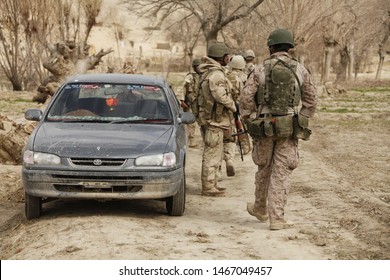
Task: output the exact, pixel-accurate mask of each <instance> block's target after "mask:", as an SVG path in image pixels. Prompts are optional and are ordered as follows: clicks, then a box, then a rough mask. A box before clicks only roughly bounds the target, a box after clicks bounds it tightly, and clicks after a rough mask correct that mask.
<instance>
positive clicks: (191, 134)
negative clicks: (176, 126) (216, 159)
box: [186, 123, 197, 147]
mask: <svg viewBox="0 0 390 280" xmlns="http://www.w3.org/2000/svg"><path fill="white" fill-rule="evenodd" d="M196 126H197V124H196V123H191V124H187V125H186V132H187V137H188V142H189V146H190V147H192V146H196V142H195V129H196Z"/></svg>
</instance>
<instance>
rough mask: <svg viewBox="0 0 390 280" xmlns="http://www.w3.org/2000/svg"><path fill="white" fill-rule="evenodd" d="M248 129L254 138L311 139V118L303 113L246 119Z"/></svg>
mask: <svg viewBox="0 0 390 280" xmlns="http://www.w3.org/2000/svg"><path fill="white" fill-rule="evenodd" d="M245 125H246V127H247V131H248V133H249V135H250V136H252V138H265V137H273V138H287V137H293V138H298V139H302V140H309V138H310V134H311V130H310V129H309V128H308V125H309V119H308V118H306V117H304V116H302V115H295V116H292V115H286V116H270V117H264V118H255V119H247V120H245Z"/></svg>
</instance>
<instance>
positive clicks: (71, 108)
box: [47, 83, 172, 123]
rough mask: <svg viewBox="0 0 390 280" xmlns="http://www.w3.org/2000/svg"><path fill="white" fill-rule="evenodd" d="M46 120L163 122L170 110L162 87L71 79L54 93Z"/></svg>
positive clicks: (167, 120)
mask: <svg viewBox="0 0 390 280" xmlns="http://www.w3.org/2000/svg"><path fill="white" fill-rule="evenodd" d="M47 120H49V121H80V122H82V121H95V122H126V121H129V122H131V121H138V122H140V121H145V122H151V121H155V122H162V123H167V122H171V121H172V113H171V109H170V107H169V105H168V102H167V94H166V91H164V89H163V88H162V87H158V86H154V85H145V84H92V83H73V84H68V85H65V86H64V87H63V88H62V89H61V90H60V92H59V93H58V94H57V95H56V97H55V100H54V101H53V103H52V105H51V107H50V109H49V111H48V114H47Z"/></svg>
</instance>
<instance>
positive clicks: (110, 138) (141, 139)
mask: <svg viewBox="0 0 390 280" xmlns="http://www.w3.org/2000/svg"><path fill="white" fill-rule="evenodd" d="M172 132H173V126H172V125H153V124H147V125H144V124H104V123H103V124H99V123H43V124H42V125H41V126H40V127H39V128H38V129H37V131H36V134H35V137H34V138H35V139H34V144H33V149H34V151H39V152H45V153H52V154H56V155H59V156H62V157H101V158H108V157H114V158H134V157H136V156H139V155H142V154H159V153H164V152H167V150H169V145H172V143H171V135H172Z"/></svg>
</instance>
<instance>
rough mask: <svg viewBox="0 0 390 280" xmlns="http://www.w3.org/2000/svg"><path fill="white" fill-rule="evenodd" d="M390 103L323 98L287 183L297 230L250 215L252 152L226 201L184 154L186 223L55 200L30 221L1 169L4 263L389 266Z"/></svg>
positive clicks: (9, 174) (363, 95) (5, 168)
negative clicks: (333, 262)
mask: <svg viewBox="0 0 390 280" xmlns="http://www.w3.org/2000/svg"><path fill="white" fill-rule="evenodd" d="M0 96H1V94H0ZM389 100H390V92H389V88H387V89H386V90H381V89H374V91H372V90H368V89H367V90H361V91H360V90H359V91H349V92H348V93H343V94H338V95H334V96H326V97H322V98H321V99H320V103H319V112H318V114H317V115H316V117H315V120H314V121H313V124H312V129H313V131H314V132H313V135H312V138H311V140H310V141H309V142H300V165H299V167H298V168H297V170H296V171H295V172H294V173H293V178H292V185H293V187H292V191H291V194H290V197H289V200H288V205H287V209H286V217H287V219H288V220H290V221H292V222H294V223H295V227H293V228H291V229H286V230H281V231H270V230H268V225H267V224H263V223H259V222H258V221H257V220H256V219H255V218H253V217H251V216H249V215H248V214H247V213H246V210H245V208H246V202H247V201H252V200H253V192H254V172H255V170H256V167H255V166H254V165H253V163H252V160H251V157H250V155H247V156H245V158H244V161H243V162H241V160H240V158H239V156H238V155H237V157H236V176H235V177H226V175H225V174H224V177H223V181H222V182H221V184H224V185H225V186H226V187H227V195H226V196H225V197H222V198H208V197H202V196H200V166H201V149H190V150H189V156H188V160H187V170H186V172H187V193H188V195H187V207H186V211H185V215H184V216H182V217H169V216H167V215H166V214H165V207H164V203H163V202H161V201H54V202H50V203H48V204H45V205H44V213H43V216H42V217H41V218H40V219H38V220H33V221H27V220H25V218H24V213H23V207H24V204H23V192H22V189H21V182H20V166H11V165H1V166H0V178H1V180H0V238H1V245H0V258H1V259H3V260H4V259H18V260H19V259H94V260H99V259H113V260H117V259H149V260H158V259H169V260H172V259H189V260H202V259H210V260H217V259H218V260H234V259H252V260H253V259H270V260H273V259H297V260H306V259H317V260H323V259H377V260H378V259H387V260H388V259H390V207H389V203H390V184H389V182H390V180H389V179H390V172H389V170H390V163H389V154H390V148H389V147H390V145H389V144H390V142H389V132H390V108H389ZM25 105H26V106H27V105H29V106H31V104H25ZM1 108H2V109H1V110H2V111H1V114H7V115H10V116H12V114H13V113H15V112H17V110H13V109H11V108H5V107H4V106H2V107H1ZM8 110H9V111H8ZM13 117H14V118H20V115H17V114H16V115H14V116H13Z"/></svg>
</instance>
